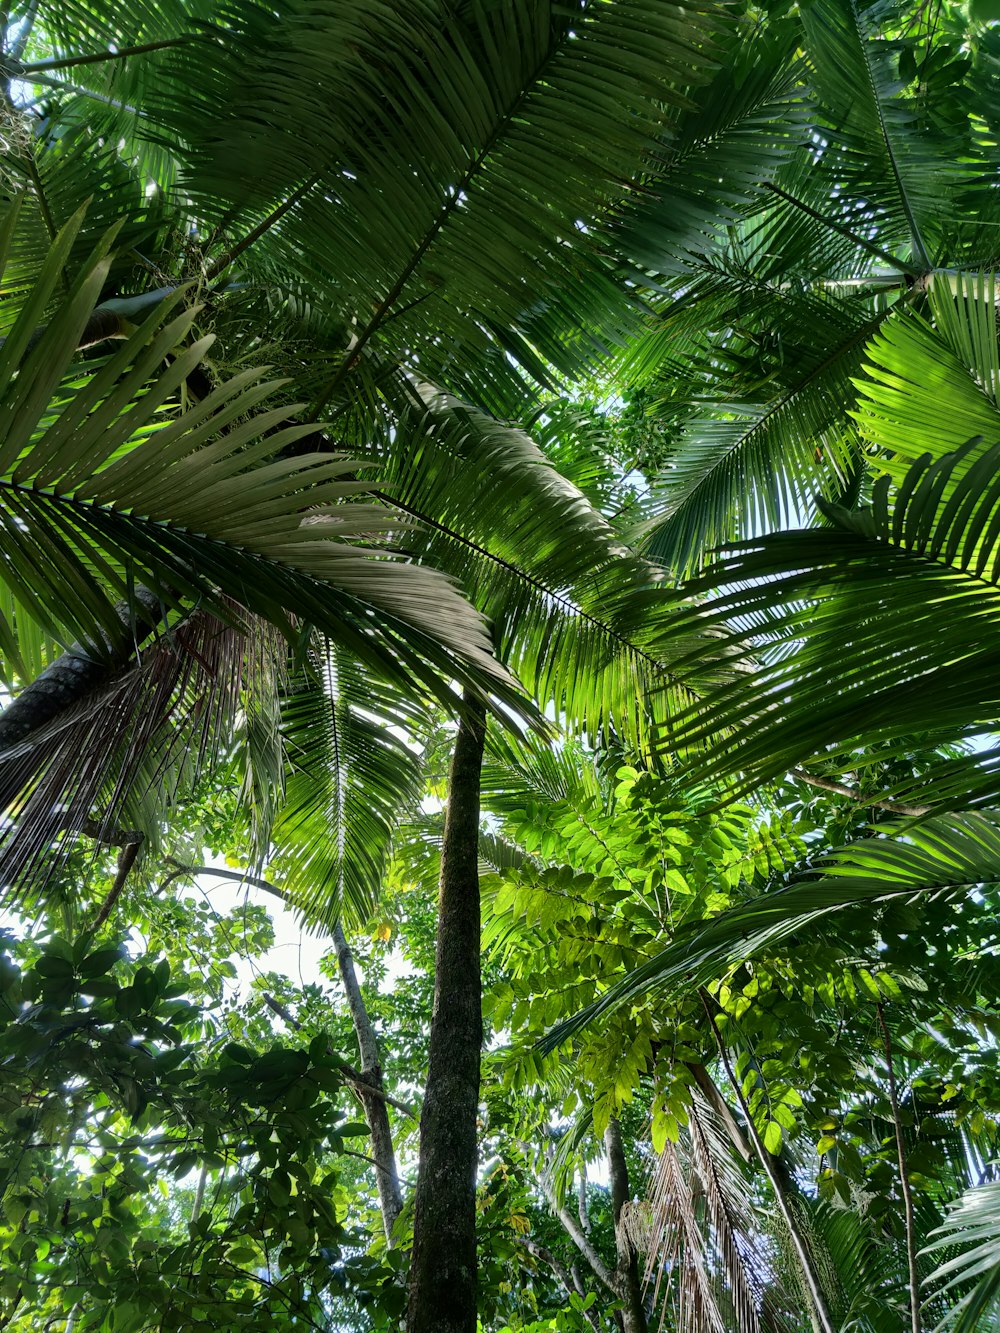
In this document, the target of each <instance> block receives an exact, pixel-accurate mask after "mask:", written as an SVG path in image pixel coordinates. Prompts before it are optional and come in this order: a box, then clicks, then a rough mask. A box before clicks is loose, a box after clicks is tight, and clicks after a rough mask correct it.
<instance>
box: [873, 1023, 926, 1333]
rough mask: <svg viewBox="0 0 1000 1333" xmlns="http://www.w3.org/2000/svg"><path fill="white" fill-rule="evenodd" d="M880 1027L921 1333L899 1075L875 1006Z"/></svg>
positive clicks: (914, 1314) (913, 1331)
mask: <svg viewBox="0 0 1000 1333" xmlns="http://www.w3.org/2000/svg"><path fill="white" fill-rule="evenodd" d="M875 1010H876V1013H877V1014H878V1022H879V1027H880V1028H881V1029H882V1042H883V1045H884V1047H885V1064H886V1069H887V1070H888V1074H889V1102H890V1105H891V1106H892V1123H893V1127H894V1128H895V1131H896V1160H897V1161H898V1162H899V1188H900V1192H901V1193H902V1195H903V1220H904V1222H905V1225H906V1266H907V1269H908V1270H909V1277H910V1333H920V1271H919V1269H918V1268H917V1228H916V1219H915V1217H914V1213H913V1192H912V1190H911V1189H910V1175H909V1171H908V1170H907V1166H906V1141H905V1140H904V1138H903V1126H902V1124H901V1123H900V1119H899V1094H898V1091H897V1089H896V1071H895V1069H894V1068H893V1063H892V1041H891V1039H890V1037H889V1028H888V1025H887V1024H886V1021H885V1013H884V1011H883V1009H882V1006H881V1005H880V1004H878V1005H876V1006H875Z"/></svg>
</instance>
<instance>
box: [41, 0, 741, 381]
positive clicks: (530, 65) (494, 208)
mask: <svg viewBox="0 0 1000 1333" xmlns="http://www.w3.org/2000/svg"><path fill="white" fill-rule="evenodd" d="M133 3H134V0H133ZM130 8H131V6H130ZM718 9H719V7H718V6H717V4H716V3H714V0H699V3H696V4H694V5H691V4H688V5H683V6H682V5H680V4H674V3H673V2H672V0H671V3H662V0H623V3H620V4H615V5H603V4H590V3H587V4H584V5H582V6H580V8H579V9H578V10H576V11H575V12H572V13H571V12H570V11H568V10H565V9H564V8H563V7H562V6H559V5H556V4H550V3H548V2H547V0H546V3H543V4H538V3H536V2H535V0H517V3H513V4H505V5H492V6H481V5H459V6H455V5H445V4H442V3H440V0H419V2H417V3H413V2H412V0H407V3H405V4H404V3H401V2H400V0H350V3H347V4H340V5H336V6H330V5H327V6H318V7H317V6H316V5H315V4H312V3H309V4H306V3H302V0H295V2H293V3H289V4H287V5H286V6H285V7H284V10H283V12H282V15H281V20H280V22H276V19H275V15H274V13H273V12H272V9H271V8H270V7H268V6H266V5H257V4H241V5H239V6H236V5H225V6H213V7H212V13H211V19H212V27H211V30H210V31H209V30H207V29H205V28H204V27H202V26H199V24H198V23H197V21H195V22H194V23H192V22H190V21H189V22H188V24H187V31H189V32H191V33H194V34H197V33H199V32H204V33H205V35H206V38H210V39H206V40H204V41H196V42H192V43H190V44H187V45H181V46H177V47H174V48H171V49H169V50H166V51H160V52H155V53H151V54H150V55H149V56H148V57H136V59H135V62H134V69H133V75H132V76H130V77H134V78H135V80H136V83H135V85H134V86H135V87H137V88H138V89H139V90H140V91H139V92H136V94H135V95H136V97H137V99H138V98H140V97H141V102H142V107H143V113H144V114H143V116H142V117H141V118H139V119H137V120H136V122H135V126H134V130H133V134H134V135H135V136H136V137H137V138H140V139H144V140H146V141H149V140H156V139H158V140H163V141H166V142H168V143H170V144H171V145H174V146H180V145H183V149H180V148H179V147H178V151H179V155H180V157H181V158H182V169H181V173H180V185H181V190H182V191H183V194H184V196H185V197H186V198H187V199H189V200H191V201H192V205H191V208H192V212H193V214H194V217H195V219H196V221H197V224H198V227H199V230H200V231H202V232H203V234H207V233H212V258H211V261H210V265H211V267H213V268H215V269H216V270H218V266H219V265H220V264H222V265H224V264H227V263H229V262H231V260H232V259H233V258H234V257H235V256H236V255H237V254H239V255H240V262H241V264H242V265H246V266H248V271H249V272H250V273H251V274H256V275H259V276H260V277H262V278H263V279H265V280H267V279H268V278H269V277H270V276H272V275H273V274H274V273H275V272H276V271H279V270H281V269H282V268H284V269H285V271H286V272H288V271H292V272H298V273H300V274H305V273H306V272H307V273H308V277H309V280H310V283H311V285H312V287H313V293H314V296H315V298H316V299H317V300H319V299H322V300H323V301H324V303H325V304H326V305H328V306H330V307H332V308H337V309H339V310H341V311H342V312H344V315H345V318H346V320H347V321H348V322H349V321H352V320H353V321H356V324H355V341H354V343H353V345H352V347H351V348H350V350H349V352H348V353H347V356H346V359H342V360H341V361H340V362H339V363H337V364H335V365H334V366H333V367H332V369H331V368H329V367H328V368H327V369H326V372H325V374H324V375H323V376H322V377H321V378H320V379H319V381H318V383H317V385H316V401H317V403H318V402H322V401H325V400H326V399H327V398H328V397H329V396H330V395H331V394H332V393H334V392H335V391H339V390H341V389H343V388H345V386H346V387H349V384H350V380H351V377H352V372H353V364H355V363H356V362H357V359H358V357H359V356H360V355H361V354H362V353H363V352H364V351H366V349H368V348H369V345H371V346H372V348H373V349H374V347H375V344H376V342H377V343H378V345H379V346H381V347H383V348H384V349H385V350H386V351H387V353H388V354H389V356H390V357H391V358H392V357H396V356H398V355H400V354H401V353H402V354H405V355H412V354H413V353H416V354H417V355H419V359H420V365H421V369H422V373H423V374H425V375H429V376H431V377H432V378H434V379H436V380H438V381H439V382H441V383H444V384H450V385H451V386H452V387H453V388H455V389H456V390H457V391H458V392H460V393H462V394H464V395H469V394H471V393H473V392H474V390H475V389H476V388H478V389H479V390H480V394H481V395H486V396H487V397H489V395H490V394H491V393H493V394H494V396H493V398H492V399H490V401H491V402H492V403H493V405H497V403H498V402H499V399H497V398H496V395H495V392H494V390H491V388H490V386H491V384H495V385H498V386H501V389H502V392H503V393H505V394H506V395H507V400H508V402H511V401H518V400H522V401H523V397H524V387H523V384H522V383H520V382H519V377H518V376H517V375H516V374H515V373H513V371H512V367H511V365H510V364H509V361H508V358H509V357H513V358H515V359H517V360H519V361H521V362H522V363H523V364H524V365H525V367H526V368H528V371H529V374H534V373H537V372H539V371H541V372H543V373H544V365H543V362H542V361H541V360H540V358H539V355H538V353H539V352H540V353H541V356H542V357H543V358H544V359H545V361H547V362H548V363H549V364H550V365H552V366H555V367H557V368H558V369H560V370H563V371H569V370H571V369H574V368H576V367H578V366H580V365H581V364H586V363H587V362H588V360H590V359H592V358H593V357H594V356H595V355H596V354H600V352H601V349H602V348H603V346H604V345H605V344H606V340H607V339H609V338H611V339H614V338H616V337H618V336H620V333H621V330H622V328H623V321H624V325H625V326H627V324H628V322H629V319H630V314H629V306H630V302H629V300H628V298H627V297H626V296H625V294H624V292H623V290H622V288H621V287H620V286H619V285H618V284H616V283H615V282H613V281H612V274H611V269H610V266H609V264H608V261H607V260H605V259H604V258H603V257H602V256H601V254H600V253H599V249H598V247H597V245H596V244H595V241H594V238H593V236H591V235H589V234H588V233H589V231H590V229H591V228H592V227H593V226H594V224H595V223H596V222H597V221H598V220H599V219H601V218H602V217H603V216H604V215H605V214H606V213H607V211H608V208H609V205H610V203H611V202H612V201H613V200H615V199H617V198H618V197H619V196H620V193H621V182H622V181H623V180H627V179H628V178H629V177H630V176H631V175H633V174H634V173H635V171H636V170H637V169H638V168H639V166H640V165H641V163H642V162H643V160H644V158H645V155H646V153H647V150H648V146H649V143H650V140H651V139H652V138H653V136H654V135H655V133H656V131H657V129H658V126H659V124H660V122H661V120H662V117H663V107H664V105H665V104H667V105H670V104H672V105H675V106H676V105H677V104H678V103H679V101H680V100H681V90H683V89H685V88H687V87H688V86H690V84H691V83H692V81H693V80H695V79H698V78H700V77H703V73H702V72H703V71H707V68H708V66H709V52H708V50H707V46H708V43H709V41H710V38H711V35H712V32H713V30H714V28H715V26H716V24H717V18H716V14H717V11H718ZM195 18H196V19H197V10H196V12H195ZM67 26H70V25H67ZM165 31H166V29H165ZM170 31H173V28H172V27H171V28H170ZM67 35H68V34H67ZM80 40H84V41H85V40H89V38H87V37H84V36H81V39H80ZM331 53H332V54H331ZM143 62H145V63H143ZM110 68H111V67H110V66H109V67H108V69H109V70H110ZM429 71H432V74H431V75H430V76H429ZM387 90H389V91H388V92H387ZM553 161H558V162H559V163H560V169H559V171H558V172H553V171H552V170H551V163H552V162H553ZM254 236H256V237H257V238H258V240H259V239H260V238H261V237H266V240H265V242H264V244H263V245H257V244H256V242H255V243H254V244H251V245H248V244H247V242H248V238H251V237H254ZM328 257H330V258H328ZM331 258H332V262H331ZM473 366H475V367H476V369H475V371H474V373H471V374H470V370H471V368H472V367H473Z"/></svg>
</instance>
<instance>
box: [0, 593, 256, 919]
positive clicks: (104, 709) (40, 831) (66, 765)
mask: <svg viewBox="0 0 1000 1333" xmlns="http://www.w3.org/2000/svg"><path fill="white" fill-rule="evenodd" d="M230 611H231V617H230V620H229V622H227V623H224V622H222V621H220V620H218V619H216V618H215V617H214V616H213V615H211V614H209V613H207V612H204V611H201V612H196V613H194V615H192V616H191V617H190V618H188V619H186V620H182V621H180V622H179V623H177V624H175V625H174V626H172V627H171V628H170V629H169V630H167V631H166V632H164V633H163V634H161V635H160V636H159V637H158V638H157V639H156V641H155V642H154V643H153V644H152V645H151V646H150V647H148V648H146V649H144V650H143V651H142V653H141V654H140V657H139V660H138V661H137V662H136V663H135V665H132V666H130V667H129V668H128V669H126V670H125V671H123V672H120V673H119V674H118V675H117V676H116V677H115V678H114V679H112V680H111V681H109V682H108V683H107V684H106V685H105V686H104V687H103V688H102V689H100V690H99V691H98V692H96V693H94V694H91V695H90V696H89V697H87V698H85V699H83V700H81V701H80V702H79V703H77V704H76V705H74V706H73V707H72V708H70V709H67V710H64V711H63V712H62V713H61V714H60V715H58V716H57V717H56V718H55V719H53V720H52V721H51V722H49V723H48V724H46V725H45V726H44V727H42V728H40V729H38V730H37V731H36V732H34V733H33V734H32V735H31V736H30V738H29V739H27V740H25V741H23V742H21V743H20V744H19V745H16V746H13V747H11V748H10V749H8V750H7V751H6V752H5V754H4V756H3V759H2V762H0V806H2V808H3V809H4V810H5V811H6V812H7V814H6V821H5V825H6V826H5V829H4V831H3V834H2V835H0V883H2V885H3V886H4V890H5V892H6V895H7V897H8V899H9V898H10V897H12V896H18V895H21V894H23V893H25V892H28V891H29V890H30V889H32V888H37V887H39V886H40V883H42V882H44V879H45V877H46V875H47V874H48V873H49V872H50V871H51V870H52V868H53V866H54V865H56V864H57V863H58V859H59V854H60V852H61V851H66V850H67V849H68V848H69V846H71V845H72V842H73V840H74V839H75V838H76V837H77V836H78V835H79V834H80V832H81V830H82V828H83V825H84V823H85V822H87V821H90V820H91V818H92V812H93V811H94V809H95V807H99V811H100V812H99V815H98V816H97V819H96V822H97V824H98V826H99V827H100V828H102V829H107V830H108V831H109V832H111V833H112V834H113V832H114V830H115V829H116V827H117V826H118V825H119V824H120V822H121V820H122V816H123V811H124V810H125V808H126V803H127V802H128V801H129V796H130V793H131V792H132V788H133V786H134V784H135V782H136V780H137V778H138V776H139V775H140V774H143V775H144V778H145V781H146V783H147V785H151V786H155V787H157V788H158V789H160V790H162V791H163V793H164V795H165V797H166V798H167V799H170V798H171V797H172V796H173V795H175V794H176V792H177V790H178V789H179V788H181V787H186V786H188V785H189V784H190V783H191V782H192V781H193V780H194V779H195V778H196V777H197V774H198V773H199V771H200V770H201V769H202V768H203V767H204V766H205V765H206V764H210V763H212V762H213V761H214V759H215V758H216V756H217V754H218V753H219V751H220V749H221V748H223V747H225V746H227V745H228V744H229V743H230V742H231V739H232V734H233V731H234V727H235V718H236V710H237V707H238V705H239V701H240V695H241V690H242V686H243V683H244V671H245V668H246V665H247V663H248V662H249V661H252V660H253V659H254V658H255V657H257V656H259V655H260V654H261V652H263V651H265V648H266V642H267V636H266V635H263V634H261V633H259V631H258V630H257V628H256V627H255V625H254V623H253V622H252V620H251V619H249V618H247V617H246V616H245V615H243V614H242V613H241V612H240V611H239V609H238V608H236V607H231V608H230ZM141 796H142V794H141V793H136V794H135V795H134V797H133V798H132V800H131V802H129V808H130V810H131V811H133V812H134V810H135V809H136V807H137V805H140V804H141ZM137 831H138V832H139V833H141V834H142V835H143V837H144V838H145V839H146V840H147V841H149V842H150V843H155V841H156V830H155V828H154V827H147V828H143V829H139V830H137Z"/></svg>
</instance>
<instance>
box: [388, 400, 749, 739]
mask: <svg viewBox="0 0 1000 1333" xmlns="http://www.w3.org/2000/svg"><path fill="white" fill-rule="evenodd" d="M383 448H384V453H383V454H382V455H381V456H380V457H379V458H378V462H379V475H380V477H381V478H384V495H385V499H386V500H387V502H388V503H389V504H391V505H395V506H397V507H398V508H399V509H400V510H401V511H402V512H403V513H405V514H408V515H412V516H413V517H414V518H416V519H418V520H419V522H418V525H417V527H416V529H415V530H414V531H412V532H408V533H407V534H406V538H405V540H406V544H407V547H408V549H409V550H410V551H411V552H413V553H414V554H418V555H419V556H420V557H421V559H425V560H428V561H429V562H431V563H433V564H434V565H435V566H436V567H438V568H441V569H444V570H446V571H447V572H449V573H451V574H452V575H453V577H455V578H457V579H459V580H460V581H461V583H462V585H463V587H464V588H465V590H466V592H467V593H468V595H469V597H470V598H471V599H472V601H473V602H474V604H475V605H476V606H478V607H479V609H480V610H481V611H482V612H483V613H484V615H486V616H488V617H489V619H490V621H491V623H492V625H493V632H494V639H495V642H496V644H497V652H498V655H499V656H500V658H501V659H502V660H503V661H505V662H506V663H507V664H508V665H510V666H511V668H512V669H513V670H514V671H515V672H516V673H517V675H518V677H519V678H520V679H521V680H522V681H523V682H524V684H525V686H526V687H527V688H528V689H529V690H530V691H531V692H532V694H533V695H534V696H535V697H536V698H537V699H538V700H539V701H540V702H542V703H551V704H552V705H554V707H555V709H556V711H557V715H564V716H566V717H567V718H569V719H572V720H573V721H574V723H575V724H577V725H580V726H581V727H583V728H584V729H586V730H587V731H589V732H590V733H591V734H592V735H593V734H597V733H598V732H599V731H600V730H601V728H605V727H609V726H613V727H615V728H617V729H621V730H624V731H627V732H628V734H629V735H631V736H638V737H641V736H643V735H645V734H646V733H647V729H648V724H649V720H650V719H649V716H648V714H647V709H648V708H649V701H650V699H652V700H653V701H654V709H659V710H662V713H661V714H660V716H661V717H665V716H667V715H668V714H669V713H670V712H671V711H673V710H676V709H677V708H678V707H682V706H683V705H684V703H685V702H686V701H687V700H689V699H691V698H693V695H691V694H690V693H689V691H688V689H687V688H686V686H685V685H684V683H683V682H682V681H680V680H679V679H677V678H675V677H674V675H673V673H672V667H671V654H673V653H674V652H675V649H674V648H672V647H671V648H670V649H669V651H667V650H664V649H663V648H662V647H661V645H662V643H663V642H664V641H665V638H666V636H665V634H664V629H665V626H666V623H667V616H668V614H669V612H670V607H671V599H670V596H669V593H668V589H667V588H666V585H665V584H664V583H663V581H662V578H661V577H660V576H659V574H658V572H657V571H656V569H655V568H654V567H653V566H651V565H650V564H649V563H648V562H646V561H645V560H643V559H641V558H639V557H636V556H634V555H632V554H630V552H629V551H628V549H627V548H626V547H625V546H624V545H623V544H622V542H621V541H620V539H619V538H618V537H617V535H616V534H615V532H614V530H613V528H612V527H611V525H610V523H609V522H608V520H607V519H605V518H604V517H603V515H601V514H600V513H599V512H598V511H597V510H596V509H594V508H593V506H592V505H591V504H590V502H589V501H588V500H587V498H586V496H585V495H584V494H583V493H582V492H581V491H580V490H579V489H578V488H577V487H576V486H574V485H572V484H571V483H570V482H568V481H567V480H566V479H565V478H564V477H563V476H561V475H560V473H559V472H557V471H556V469H555V468H554V467H553V466H552V465H551V464H550V463H549V461H548V459H547V458H546V457H545V455H544V454H543V453H542V452H541V451H540V449H539V448H538V446H537V445H536V444H535V443H534V441H533V440H532V439H531V438H530V437H529V436H527V435H526V434H524V432H522V431H519V430H515V429H513V428H511V427H508V426H503V425H501V424H499V423H498V422H496V421H494V420H492V419H491V418H489V417H487V416H486V415H485V414H483V413H482V412H479V411H476V410H475V409H473V408H470V407H467V406H466V405H464V404H462V403H460V402H458V401H456V400H455V399H454V398H452V397H450V396H449V395H446V394H440V393H435V392H434V391H433V390H430V389H426V390H425V391H424V393H423V399H422V401H418V402H416V403H413V402H411V403H410V404H409V405H408V406H405V405H404V407H403V409H402V411H401V412H400V413H399V415H398V417H397V425H396V427H395V431H394V435H393V438H392V440H391V441H387V442H386V443H385V445H384V446H383ZM694 632H695V633H696V634H697V633H698V631H697V629H695V630H694ZM712 669H713V670H717V669H720V664H719V663H716V666H715V667H714V668H712ZM721 670H723V671H724V670H725V663H724V662H722V663H721Z"/></svg>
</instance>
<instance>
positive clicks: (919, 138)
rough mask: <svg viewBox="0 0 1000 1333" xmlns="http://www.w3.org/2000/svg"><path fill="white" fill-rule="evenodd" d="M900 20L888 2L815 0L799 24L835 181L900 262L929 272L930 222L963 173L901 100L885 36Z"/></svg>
mask: <svg viewBox="0 0 1000 1333" xmlns="http://www.w3.org/2000/svg"><path fill="white" fill-rule="evenodd" d="M904 17H905V16H904V7H903V6H902V5H897V4H886V3H885V0H817V2H816V3H815V4H811V5H809V6H807V7H805V8H804V9H803V11H802V25H803V28H804V30H805V41H806V51H807V57H808V60H809V64H810V68H811V73H812V81H813V85H814V87H815V89H816V91H817V94H818V96H819V99H820V101H821V103H822V105H823V109H824V112H825V117H826V118H827V122H828V123H827V125H826V126H824V131H823V132H824V137H825V138H827V139H828V140H829V147H827V148H825V149H824V150H823V151H824V153H829V154H831V156H832V158H833V160H832V162H831V163H830V167H829V169H830V171H831V174H832V175H834V177H835V178H836V179H838V180H839V181H840V184H841V189H842V191H843V192H845V193H846V194H847V195H848V197H850V198H854V199H864V200H865V201H869V202H870V203H873V204H875V205H876V206H877V208H878V209H879V211H880V212H881V213H882V214H883V215H884V218H885V221H886V223H887V227H886V230H887V231H889V232H890V236H891V240H892V241H893V242H894V243H895V244H896V245H899V246H900V247H901V248H903V249H904V254H903V256H902V257H903V258H904V259H907V258H911V257H912V261H913V263H914V264H915V265H917V266H918V269H919V271H922V272H926V271H927V270H928V269H930V267H931V265H932V247H933V239H934V234H935V231H936V226H935V222H934V219H935V217H936V216H937V215H938V214H939V213H940V208H941V200H942V198H945V197H948V196H949V195H951V194H953V193H954V191H955V188H956V185H957V184H958V182H959V181H960V179H961V176H962V171H963V169H962V168H961V167H960V166H956V165H955V164H954V163H953V160H952V156H951V153H950V151H949V149H950V148H951V145H945V148H944V151H941V148H942V146H941V144H940V142H939V141H938V142H936V141H935V139H934V138H933V137H932V136H930V135H929V134H928V132H927V129H926V126H924V125H921V124H920V122H919V119H918V117H917V115H916V114H915V110H914V108H913V107H912V106H911V105H910V104H909V103H908V101H907V99H906V98H905V97H904V96H901V94H900V87H899V80H898V75H897V70H896V63H897V60H898V48H897V47H896V46H895V44H894V43H893V42H892V41H890V40H888V39H887V38H886V37H885V36H884V35H883V30H884V28H885V27H888V26H889V25H891V23H892V22H893V20H896V21H898V20H899V19H901V18H904ZM880 29H883V30H880ZM906 250H909V252H910V254H909V255H907V254H906V253H905V251H906Z"/></svg>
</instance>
